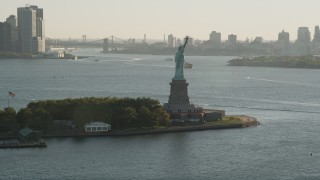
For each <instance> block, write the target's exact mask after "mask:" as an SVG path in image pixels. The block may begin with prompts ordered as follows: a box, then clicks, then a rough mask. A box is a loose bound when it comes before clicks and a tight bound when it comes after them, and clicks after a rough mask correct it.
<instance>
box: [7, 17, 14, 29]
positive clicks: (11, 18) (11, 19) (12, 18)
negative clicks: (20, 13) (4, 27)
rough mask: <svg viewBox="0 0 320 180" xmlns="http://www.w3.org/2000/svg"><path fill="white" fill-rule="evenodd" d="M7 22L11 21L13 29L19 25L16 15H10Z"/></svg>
mask: <svg viewBox="0 0 320 180" xmlns="http://www.w3.org/2000/svg"><path fill="white" fill-rule="evenodd" d="M6 23H9V24H10V26H11V29H15V28H16V27H17V19H16V16H15V15H10V16H9V17H8V18H7V19H6Z"/></svg>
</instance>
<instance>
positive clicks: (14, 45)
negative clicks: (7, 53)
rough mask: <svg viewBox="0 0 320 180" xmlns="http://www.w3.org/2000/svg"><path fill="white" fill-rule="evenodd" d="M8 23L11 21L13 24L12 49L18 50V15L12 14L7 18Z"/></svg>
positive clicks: (11, 24)
mask: <svg viewBox="0 0 320 180" xmlns="http://www.w3.org/2000/svg"><path fill="white" fill-rule="evenodd" d="M6 23H9V24H10V26H11V51H16V50H17V44H18V28H17V19H16V16H15V15H10V16H9V17H8V18H7V19H6Z"/></svg>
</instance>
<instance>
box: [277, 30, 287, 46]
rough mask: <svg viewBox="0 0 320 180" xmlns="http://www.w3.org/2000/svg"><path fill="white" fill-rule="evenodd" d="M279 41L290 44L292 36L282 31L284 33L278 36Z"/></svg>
mask: <svg viewBox="0 0 320 180" xmlns="http://www.w3.org/2000/svg"><path fill="white" fill-rule="evenodd" d="M278 41H282V42H284V43H285V44H289V42H290V35H289V33H288V32H284V30H282V32H280V33H279V34H278Z"/></svg>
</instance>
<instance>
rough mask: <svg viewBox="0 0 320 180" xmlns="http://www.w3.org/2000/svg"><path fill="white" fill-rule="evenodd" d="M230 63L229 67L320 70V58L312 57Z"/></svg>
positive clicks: (248, 60) (265, 57) (241, 60)
mask: <svg viewBox="0 0 320 180" xmlns="http://www.w3.org/2000/svg"><path fill="white" fill-rule="evenodd" d="M228 63H229V64H228V65H229V66H253V67H280V68H306V69H320V57H319V56H312V55H306V56H260V57H251V58H237V59H232V60H230V61H229V62H228Z"/></svg>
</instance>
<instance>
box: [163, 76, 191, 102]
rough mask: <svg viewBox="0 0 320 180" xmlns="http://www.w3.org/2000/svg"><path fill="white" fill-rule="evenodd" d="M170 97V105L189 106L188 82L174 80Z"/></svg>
mask: <svg viewBox="0 0 320 180" xmlns="http://www.w3.org/2000/svg"><path fill="white" fill-rule="evenodd" d="M170 85H171V89H170V96H169V101H168V104H170V105H188V104H190V101H189V96H188V85H189V84H188V83H187V81H186V80H172V82H171V83H170Z"/></svg>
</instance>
